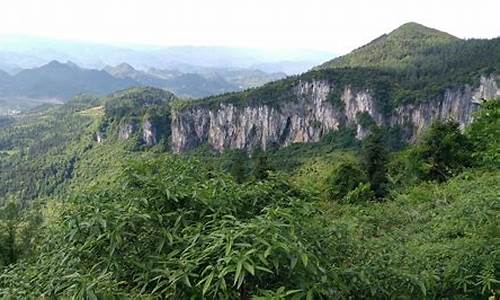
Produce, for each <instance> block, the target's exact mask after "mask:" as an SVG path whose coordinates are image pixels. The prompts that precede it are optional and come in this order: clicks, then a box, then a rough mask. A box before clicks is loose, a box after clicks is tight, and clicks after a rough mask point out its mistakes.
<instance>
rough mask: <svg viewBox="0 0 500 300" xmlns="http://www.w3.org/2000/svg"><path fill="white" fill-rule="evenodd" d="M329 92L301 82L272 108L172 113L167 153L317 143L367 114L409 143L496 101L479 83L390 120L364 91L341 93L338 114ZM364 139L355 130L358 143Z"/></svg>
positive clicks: (489, 87) (492, 90) (490, 87)
mask: <svg viewBox="0 0 500 300" xmlns="http://www.w3.org/2000/svg"><path fill="white" fill-rule="evenodd" d="M334 88H335V87H334V86H331V85H330V84H329V83H328V82H326V81H320V80H316V81H311V82H305V81H301V82H299V83H298V84H297V86H296V87H295V91H294V93H293V94H294V97H292V99H290V100H289V101H284V102H280V103H276V104H275V105H273V106H269V105H248V106H236V105H234V104H225V103H221V104H220V105H219V106H218V107H217V108H215V109H214V108H210V107H209V106H207V105H204V104H200V105H195V106H191V107H188V108H186V109H184V110H180V111H173V112H172V122H171V128H172V150H173V151H174V152H183V151H186V150H189V149H192V148H194V147H196V146H197V145H199V144H203V143H208V145H209V146H211V147H212V148H214V149H216V150H218V151H222V150H224V149H227V148H237V149H246V150H251V149H253V148H254V147H260V148H262V149H264V150H265V149H267V148H268V147H269V146H272V145H278V146H287V145H290V144H292V143H308V142H318V141H319V140H320V138H321V137H322V136H323V135H324V134H326V133H327V132H329V131H332V130H336V129H338V127H339V126H340V125H343V124H353V125H356V124H357V120H356V116H357V115H358V114H359V113H362V112H367V113H368V114H369V115H370V116H371V117H372V118H373V120H374V121H375V122H376V123H377V124H379V125H381V124H388V125H401V126H409V127H410V128H411V132H410V134H409V138H410V139H411V138H414V137H415V136H417V135H418V134H420V133H421V132H422V131H423V130H424V129H425V128H427V127H428V126H429V125H430V124H431V123H432V121H434V120H437V119H442V120H445V119H455V120H456V121H458V122H459V123H460V124H461V125H462V126H465V125H467V124H469V123H470V122H471V121H472V113H473V112H474V111H475V110H476V109H477V106H478V103H479V102H480V101H481V99H491V98H494V97H496V96H500V90H499V89H498V87H497V84H496V78H495V77H494V76H492V77H488V78H487V77H482V78H481V79H480V85H479V87H478V88H477V89H473V88H472V87H470V86H465V87H463V88H460V89H450V90H447V91H446V92H445V93H444V95H442V96H441V97H437V98H436V99H429V100H428V101H423V102H421V103H418V104H411V105H404V106H401V107H397V108H396V109H395V110H394V111H393V113H392V115H391V116H384V115H383V114H382V113H381V112H380V111H379V109H378V108H377V106H376V102H375V101H374V99H373V97H372V95H371V94H370V91H369V90H368V89H365V90H359V91H354V90H352V89H351V88H350V87H345V88H344V91H343V93H342V96H341V100H342V102H343V104H344V109H343V110H339V108H337V107H335V106H334V105H333V104H332V103H330V102H329V101H328V100H327V99H328V95H329V93H330V90H331V89H334ZM367 133H368V131H367V130H366V129H364V128H362V127H361V126H359V125H358V132H357V137H358V138H363V137H364V136H365V135H366V134H367Z"/></svg>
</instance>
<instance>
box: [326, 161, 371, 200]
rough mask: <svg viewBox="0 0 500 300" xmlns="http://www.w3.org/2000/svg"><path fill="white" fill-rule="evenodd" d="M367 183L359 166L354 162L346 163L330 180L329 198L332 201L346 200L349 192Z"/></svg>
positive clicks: (335, 171)
mask: <svg viewBox="0 0 500 300" xmlns="http://www.w3.org/2000/svg"><path fill="white" fill-rule="evenodd" d="M365 181H366V177H365V174H364V173H363V171H361V169H360V168H359V166H357V165H356V164H354V163H352V162H344V163H342V164H340V165H339V166H338V167H337V168H336V169H335V170H334V171H333V173H332V175H331V176H330V177H329V178H328V187H329V188H328V197H329V199H330V200H344V198H345V197H346V196H347V195H348V194H349V192H351V191H353V190H354V189H356V188H357V187H358V186H359V185H362V184H363V183H364V182H365Z"/></svg>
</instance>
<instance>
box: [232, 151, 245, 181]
mask: <svg viewBox="0 0 500 300" xmlns="http://www.w3.org/2000/svg"><path fill="white" fill-rule="evenodd" d="M247 161H248V156H247V154H246V152H244V151H242V150H236V151H234V154H233V158H232V162H231V175H232V176H233V178H234V180H235V181H236V182H237V183H243V182H245V180H246V178H247Z"/></svg>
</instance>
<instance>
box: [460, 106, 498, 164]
mask: <svg viewBox="0 0 500 300" xmlns="http://www.w3.org/2000/svg"><path fill="white" fill-rule="evenodd" d="M499 132H500V100H499V99H497V100H492V101H486V102H485V103H483V104H482V105H481V109H480V110H479V111H478V112H477V114H476V115H475V117H474V122H473V123H472V125H471V126H470V127H469V128H468V129H467V137H468V138H469V140H470V142H471V146H472V149H473V150H474V153H473V154H472V158H473V160H474V161H475V163H476V164H478V165H480V166H483V167H487V168H493V169H495V168H496V169H498V168H499V167H500V138H499V137H498V134H499Z"/></svg>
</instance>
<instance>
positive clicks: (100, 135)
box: [95, 131, 104, 144]
mask: <svg viewBox="0 0 500 300" xmlns="http://www.w3.org/2000/svg"><path fill="white" fill-rule="evenodd" d="M95 140H96V141H97V143H98V144H100V143H102V142H103V141H104V135H103V133H102V132H100V131H96V133H95Z"/></svg>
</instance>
